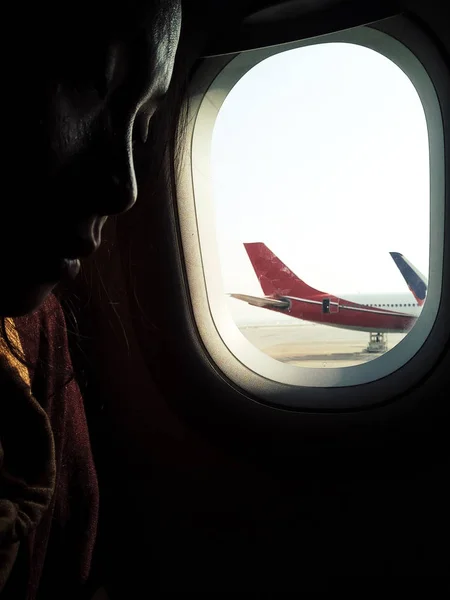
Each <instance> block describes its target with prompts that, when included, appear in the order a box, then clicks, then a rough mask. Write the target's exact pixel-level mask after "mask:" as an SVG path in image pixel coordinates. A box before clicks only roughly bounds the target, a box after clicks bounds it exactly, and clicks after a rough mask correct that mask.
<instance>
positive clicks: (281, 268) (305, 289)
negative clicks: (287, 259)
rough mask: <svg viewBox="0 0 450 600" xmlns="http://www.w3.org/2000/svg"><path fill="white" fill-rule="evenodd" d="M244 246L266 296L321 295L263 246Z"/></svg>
mask: <svg viewBox="0 0 450 600" xmlns="http://www.w3.org/2000/svg"><path fill="white" fill-rule="evenodd" d="M244 246H245V249H246V250H247V254H248V256H249V258H250V261H251V263H252V265H253V269H254V270H255V273H256V276H257V277H258V280H259V283H260V284H261V287H262V290H263V292H264V294H265V295H266V296H272V295H279V296H296V297H297V298H309V297H310V296H316V295H317V294H322V293H323V292H320V291H319V290H316V289H314V288H312V287H311V286H309V285H308V284H307V283H305V282H304V281H302V280H301V279H300V278H299V277H297V275H296V274H295V273H293V272H292V271H291V270H290V269H289V268H288V267H287V266H286V265H285V264H284V263H282V262H281V260H280V259H279V258H278V257H277V256H275V254H273V252H271V250H269V248H268V247H267V246H266V245H265V244H262V243H261V242H255V243H251V244H244Z"/></svg>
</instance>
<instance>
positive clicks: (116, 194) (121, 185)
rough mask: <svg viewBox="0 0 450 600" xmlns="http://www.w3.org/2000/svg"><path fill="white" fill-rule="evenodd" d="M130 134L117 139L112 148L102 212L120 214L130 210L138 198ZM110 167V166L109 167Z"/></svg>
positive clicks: (103, 193) (102, 200) (106, 214)
mask: <svg viewBox="0 0 450 600" xmlns="http://www.w3.org/2000/svg"><path fill="white" fill-rule="evenodd" d="M128 137H129V136H128V135H127V136H125V138H124V139H122V140H121V142H120V141H119V140H117V139H116V140H115V142H116V147H115V148H112V154H113V157H112V160H111V162H110V163H109V165H105V166H106V172H107V178H108V180H109V181H108V182H106V186H105V188H106V189H104V190H103V192H102V194H101V195H102V199H101V200H100V202H101V204H102V205H103V206H102V210H101V214H104V215H105V216H109V215H118V214H120V213H123V212H126V211H127V210H129V209H130V208H131V207H132V206H133V205H134V203H135V202H136V199H137V193H138V190H137V182H136V175H135V171H134V164H133V150H132V144H131V140H129V139H128ZM108 167H109V168H108Z"/></svg>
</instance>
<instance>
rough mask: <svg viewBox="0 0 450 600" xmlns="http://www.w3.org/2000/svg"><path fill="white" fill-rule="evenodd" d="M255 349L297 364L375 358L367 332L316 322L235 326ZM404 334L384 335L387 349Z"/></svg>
mask: <svg viewBox="0 0 450 600" xmlns="http://www.w3.org/2000/svg"><path fill="white" fill-rule="evenodd" d="M239 329H240V331H241V332H242V334H243V335H244V336H245V337H246V338H247V339H248V340H249V341H250V342H251V343H252V344H254V345H255V346H256V347H257V348H258V349H259V350H261V351H262V352H264V353H265V354H268V355H269V356H271V357H272V358H275V359H276V360H279V361H281V362H284V363H289V364H291V365H296V366H299V367H310V368H312V367H314V368H320V367H322V368H327V367H328V368H336V367H350V366H354V365H358V364H361V363H364V362H368V361H370V360H374V359H376V358H377V357H378V356H380V354H381V353H375V352H367V351H366V348H367V345H368V342H369V334H368V333H366V332H362V331H352V330H347V329H338V328H336V327H327V326H325V325H316V324H309V323H308V324H306V323H300V324H293V325H289V324H287V325H284V324H283V325H269V326H264V325H262V326H261V325H250V326H247V327H240V328H239ZM406 335H407V333H389V334H387V344H388V351H389V350H391V349H392V348H393V347H394V346H396V345H397V344H398V343H399V342H400V341H401V340H403V339H404V338H405V337H406Z"/></svg>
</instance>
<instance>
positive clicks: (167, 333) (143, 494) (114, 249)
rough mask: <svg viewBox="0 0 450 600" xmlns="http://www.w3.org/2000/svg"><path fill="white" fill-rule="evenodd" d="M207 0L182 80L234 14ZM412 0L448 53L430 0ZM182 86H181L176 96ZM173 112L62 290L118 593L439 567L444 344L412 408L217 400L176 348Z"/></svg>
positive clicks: (102, 543) (109, 569) (263, 586)
mask: <svg viewBox="0 0 450 600" xmlns="http://www.w3.org/2000/svg"><path fill="white" fill-rule="evenodd" d="M213 4H214V6H213V10H211V11H210V12H209V13H207V12H206V10H205V13H203V17H202V18H201V19H200V18H197V17H194V16H192V17H191V18H189V15H188V20H187V25H185V30H184V34H183V35H184V38H183V47H182V52H181V54H182V60H180V61H179V67H178V68H179V69H180V71H179V73H181V74H180V75H179V77H180V81H181V80H182V79H183V77H182V74H183V72H186V70H187V68H188V67H189V65H191V64H195V61H196V59H197V58H198V57H199V56H200V54H201V52H202V51H203V48H204V45H205V44H206V43H207V42H208V38H207V36H208V35H209V36H210V38H211V39H213V38H219V37H220V36H219V33H222V34H223V37H226V31H227V27H230V28H231V27H232V25H233V23H234V22H236V23H237V22H238V14H240V13H239V11H243V10H244V9H243V5H242V3H240V2H238V3H237V7H236V12H235V13H233V12H232V11H231V10H230V11H229V12H228V13H221V12H220V11H219V6H222V5H221V4H219V3H217V2H214V3H213ZM254 4H255V3H253V5H254ZM266 4H267V3H266ZM408 4H409V5H410V6H412V5H414V10H415V11H417V15H418V17H420V19H424V20H425V21H426V22H427V24H428V26H429V27H430V29H432V30H433V31H435V32H436V33H437V34H439V36H440V41H441V43H442V45H445V47H446V49H447V51H448V52H449V53H450V40H449V34H448V29H449V28H445V27H443V25H442V22H443V21H444V19H445V18H444V16H443V15H444V13H443V12H442V13H441V12H440V11H441V8H440V6H439V5H438V3H433V2H427V3H419V2H414V3H413V2H410V3H408ZM222 8H223V9H224V10H225V9H226V7H225V5H224V6H223V7H222ZM443 10H444V9H443V8H442V11H443ZM433 11H434V12H433ZM194 14H195V13H193V15H194ZM225 16H227V18H228V20H226V19H225ZM206 19H210V20H209V21H206ZM221 25H222V30H221ZM235 29H236V27H235ZM199 31H200V32H201V33H202V34H203V36H204V37H203V38H202V35H200V34H199ZM181 91H182V84H181V83H180V84H179V88H178V89H175V90H174V95H175V96H177V95H178V94H179V93H181ZM177 93H178V94H177ZM172 109H173V110H174V111H176V103H175V101H173V102H172ZM166 119H167V120H166ZM169 120H170V115H168V114H167V115H166V117H164V115H163V116H162V117H161V118H160V119H159V120H158V122H157V123H156V124H155V127H154V128H153V130H152V132H151V134H150V140H152V139H153V141H154V142H155V144H156V145H153V146H152V142H151V141H150V142H149V147H150V148H151V152H152V155H151V156H149V157H143V158H142V160H143V162H144V163H145V160H144V159H145V158H149V159H152V161H153V165H154V168H150V169H149V172H148V180H147V182H146V183H145V184H144V185H143V187H142V188H141V192H140V198H139V201H138V203H137V205H136V207H135V208H134V209H133V210H132V211H130V212H129V213H128V214H126V215H124V216H123V217H121V218H119V219H118V220H116V219H111V220H110V222H109V223H108V225H107V230H106V232H105V242H104V244H103V246H102V247H101V249H100V250H99V252H98V254H97V256H96V257H95V258H94V259H91V260H90V261H88V263H87V264H86V265H85V267H84V275H83V277H81V278H80V279H79V281H78V282H76V283H74V284H72V287H71V289H70V290H67V291H66V294H65V297H66V300H65V307H66V313H67V315H68V318H69V320H70V311H69V310H68V305H69V304H72V305H73V310H74V313H75V315H76V318H77V320H78V324H79V329H80V333H81V336H82V337H81V338H77V336H71V344H72V351H73V356H74V362H75V367H76V369H77V372H78V375H79V379H80V382H81V385H82V388H83V391H84V395H85V399H86V407H87V412H88V418H89V423H90V427H91V435H92V440H93V447H94V452H95V457H96V461H97V465H98V469H99V477H100V486H101V511H102V512H101V515H102V517H101V522H100V526H101V527H100V538H99V545H98V549H97V559H96V568H97V569H98V573H99V574H100V576H101V577H103V578H104V577H106V579H107V580H108V581H109V583H112V584H113V586H115V588H116V593H117V597H121V595H120V593H121V592H122V594H127V596H125V597H132V596H131V594H132V593H133V591H134V592H136V594H137V593H138V592H139V591H141V590H142V589H148V590H149V591H151V590H155V591H160V592H190V591H193V592H208V591H209V592H211V591H212V592H214V591H222V592H227V591H228V592H236V591H246V592H253V593H256V592H259V593H270V592H280V591H281V592H287V591H296V592H300V591H314V592H317V591H329V590H330V589H332V590H335V589H337V588H336V586H337V583H336V582H334V583H332V582H331V581H328V582H327V577H335V576H340V577H342V576H347V577H354V576H380V575H399V576H404V577H405V576H407V577H410V576H415V575H417V574H423V575H426V576H436V575H440V576H442V573H444V572H445V569H446V564H447V563H446V561H447V562H450V561H448V558H449V557H448V552H447V555H445V553H444V552H443V551H442V550H441V548H442V546H440V545H438V544H437V543H436V542H437V539H438V534H437V532H439V536H444V535H447V537H448V523H446V521H445V515H446V512H447V506H448V494H447V492H446V490H445V479H446V473H447V472H448V471H446V468H447V467H446V465H447V464H448V463H446V460H447V456H448V452H447V451H448V447H447V442H446V438H447V435H446V433H447V432H448V409H447V408H446V401H447V395H448V393H447V389H448V386H449V384H450V381H449V378H450V376H449V373H450V369H449V366H450V360H449V355H448V352H447V353H446V355H445V356H443V357H442V360H441V362H440V364H439V365H438V366H437V367H436V370H435V379H436V380H437V381H438V382H439V385H438V386H436V387H435V388H434V389H433V390H432V394H430V391H429V390H427V392H426V395H423V396H421V390H420V387H419V388H418V389H416V390H414V391H413V392H412V394H414V399H415V403H413V404H412V406H413V408H411V410H410V412H409V414H408V413H406V414H405V413H402V414H400V415H395V411H393V412H392V413H391V414H390V416H389V415H388V416H387V417H385V418H384V419H379V420H374V421H373V422H368V421H365V422H363V421H358V419H357V418H356V417H355V419H354V420H352V419H346V418H343V417H342V418H341V417H340V416H335V417H331V416H330V417H329V419H324V423H323V428H319V427H315V428H312V429H311V430H308V428H306V427H305V428H304V429H303V430H301V429H300V430H298V429H297V428H296V425H295V424H294V421H295V418H294V415H293V416H292V427H291V426H290V425H289V424H288V423H289V422H288V421H287V420H286V419H284V420H283V421H281V420H279V419H278V417H277V416H276V415H273V427H271V426H270V423H271V421H270V418H266V417H264V418H261V421H260V422H259V423H258V424H256V423H254V422H253V420H254V419H253V413H251V411H244V410H242V414H241V415H240V419H238V418H237V416H236V415H237V414H239V412H238V409H236V407H235V406H231V404H232V403H231V401H230V407H229V409H228V408H227V406H223V405H220V402H221V401H222V400H223V398H219V395H218V393H217V392H216V388H215V385H214V383H213V382H214V381H215V379H216V378H217V377H218V375H217V373H216V368H215V367H214V365H211V366H210V371H209V375H207V376H202V377H200V376H199V375H198V373H197V372H196V370H195V360H194V358H195V357H192V356H189V355H187V354H186V353H185V354H183V348H184V346H183V344H182V341H183V337H184V336H186V335H187V333H188V328H187V326H186V322H185V315H184V314H183V311H182V309H181V308H179V309H176V307H177V306H178V305H177V304H176V302H175V300H174V298H175V295H178V296H179V298H178V301H179V302H181V301H182V300H183V291H182V289H181V288H180V286H179V284H178V283H177V273H176V272H175V270H174V269H173V268H172V267H173V266H174V265H176V264H177V261H178V255H177V251H176V249H174V248H172V247H171V246H170V244H169V243H168V241H167V240H168V232H170V231H171V230H172V228H173V222H172V221H171V217H170V214H169V212H168V211H167V210H166V206H167V203H169V202H170V198H169V195H168V189H167V188H168V185H169V184H168V182H170V181H171V178H170V176H169V175H168V176H167V177H166V176H165V173H164V171H162V170H161V169H160V168H159V167H158V166H156V165H160V164H161V163H160V162H158V159H160V158H161V157H162V153H163V147H162V144H161V140H164V139H165V133H166V134H167V131H168V125H167V121H169ZM98 272H100V273H101V276H99V274H98ZM71 295H72V296H73V300H72V301H71V302H69V299H70V297H71ZM74 295H75V296H74ZM63 297H64V294H63ZM188 302H189V300H188V299H186V303H188ZM83 336H85V337H83ZM198 344H201V341H198ZM431 407H433V411H432V410H431ZM269 412H270V411H269V409H267V411H266V413H267V414H269ZM432 413H433V414H432ZM270 414H272V413H270ZM284 416H285V415H284ZM446 527H447V529H446ZM446 532H447V533H446ZM105 573H106V575H105ZM111 597H112V599H113V600H114V597H116V596H115V595H114V594H111Z"/></svg>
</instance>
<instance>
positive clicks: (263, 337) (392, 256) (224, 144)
mask: <svg viewBox="0 0 450 600" xmlns="http://www.w3.org/2000/svg"><path fill="white" fill-rule="evenodd" d="M211 161H212V162H211V167H212V178H213V179H212V182H213V201H214V205H215V214H216V227H217V239H218V246H219V255H220V261H221V268H222V278H223V282H224V287H225V292H226V293H227V294H229V295H230V296H229V309H230V311H231V314H232V316H233V318H234V320H235V322H236V324H237V326H238V327H239V328H240V330H241V331H242V333H243V335H244V336H245V337H247V339H249V340H250V341H251V342H252V343H253V344H254V345H255V346H256V347H258V348H259V349H261V350H262V351H263V352H265V353H267V354H269V355H270V356H272V357H274V358H276V359H277V360H280V361H283V362H288V363H291V364H295V365H298V366H304V367H308V366H310V367H317V366H323V367H336V366H350V365H354V364H359V363H361V362H366V361H367V360H371V359H374V358H376V357H377V356H379V355H380V354H381V353H383V352H384V351H386V350H388V349H390V348H392V347H393V346H395V345H396V344H397V343H399V342H400V341H401V340H402V339H403V338H404V337H405V336H406V334H407V332H408V331H409V330H410V329H411V328H412V327H413V326H414V324H415V322H416V320H417V318H418V316H419V315H420V312H421V310H422V307H423V304H424V302H425V299H426V290H427V283H428V282H427V277H428V250H429V156H428V132H427V127H426V120H425V115H424V110H423V107H422V104H421V102H420V99H419V96H418V94H417V92H416V90H415V88H414V86H413V85H412V83H411V81H410V80H409V79H408V77H407V76H406V75H405V73H404V72H403V71H402V70H401V69H400V68H399V67H398V66H397V65H395V64H394V63H393V62H392V61H390V60H389V59H387V58H386V57H384V56H383V55H381V54H379V53H377V52H375V51H373V50H370V49H368V48H365V47H362V46H359V45H356V44H350V43H324V44H317V45H314V46H309V47H303V48H297V49H294V50H289V51H286V52H282V53H279V54H276V55H274V56H272V57H270V58H268V59H266V60H264V61H262V62H261V63H259V64H258V65H256V66H255V67H253V68H252V69H251V70H250V71H249V72H248V73H247V74H246V75H244V77H242V79H240V81H239V82H238V83H237V84H236V85H235V87H234V88H233V89H232V90H231V92H230V93H229V95H228V96H227V98H226V99H225V101H224V103H223V105H222V107H221V109H220V111H219V114H218V117H217V120H216V123H215V127H214V132H213V139H212V154H211ZM232 294H233V296H231V295H232ZM413 302H414V303H413ZM383 307H384V308H383ZM367 350H369V351H367Z"/></svg>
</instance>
